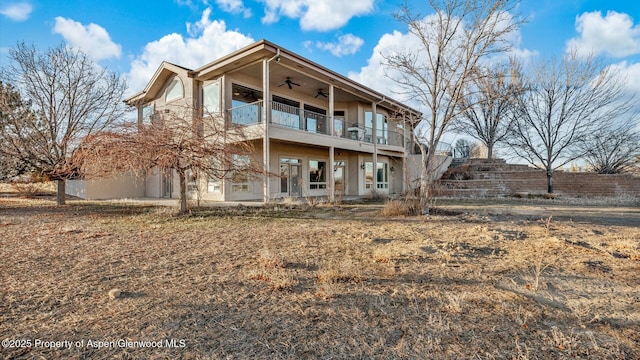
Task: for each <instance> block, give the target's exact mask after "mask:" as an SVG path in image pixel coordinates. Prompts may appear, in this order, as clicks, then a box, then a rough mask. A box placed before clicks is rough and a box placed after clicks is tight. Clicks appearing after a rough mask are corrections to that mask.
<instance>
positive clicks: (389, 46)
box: [348, 15, 537, 113]
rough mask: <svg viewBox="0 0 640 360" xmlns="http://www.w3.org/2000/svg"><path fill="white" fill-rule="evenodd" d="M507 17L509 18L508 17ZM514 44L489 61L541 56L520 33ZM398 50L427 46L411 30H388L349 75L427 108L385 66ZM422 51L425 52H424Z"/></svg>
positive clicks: (430, 18)
mask: <svg viewBox="0 0 640 360" xmlns="http://www.w3.org/2000/svg"><path fill="white" fill-rule="evenodd" d="M435 16H436V15H429V16H426V17H425V18H424V19H423V23H424V24H425V26H428V24H429V23H430V22H432V23H433V21H434V20H435ZM505 19H506V18H505ZM507 40H508V41H509V43H511V44H512V46H513V48H512V49H511V51H509V52H506V53H504V54H494V55H493V56H492V57H491V58H490V59H486V61H489V62H493V63H495V62H504V61H508V59H509V57H516V58H519V59H520V60H522V61H525V62H526V60H527V59H529V58H531V57H534V56H536V55H537V53H536V52H534V51H530V50H527V49H522V48H520V47H519V46H520V41H521V40H520V34H519V33H515V34H510V36H509V38H508V39H507ZM394 53H412V54H415V55H416V56H417V57H418V58H420V56H423V57H424V56H426V55H424V54H423V53H424V45H423V44H422V42H421V41H420V40H419V39H418V38H417V37H416V36H415V35H413V34H411V33H408V32H407V33H402V32H400V31H397V30H396V31H394V32H393V33H390V34H389V33H387V34H384V35H382V37H381V38H380V39H379V40H378V44H377V45H376V46H375V47H374V49H373V53H372V54H371V57H370V58H369V59H368V60H367V65H366V66H364V67H362V68H361V69H360V71H357V72H355V71H354V72H350V73H349V74H348V76H349V78H351V79H353V80H355V81H357V82H359V83H361V84H364V85H367V86H369V87H370V88H372V89H375V90H377V91H379V92H381V93H383V94H387V95H389V96H391V97H393V98H395V99H397V100H399V101H405V102H407V104H408V105H410V106H413V107H415V108H416V109H419V110H423V111H425V113H426V110H425V109H424V108H422V107H421V106H420V104H417V103H415V102H413V101H412V100H411V99H407V96H406V95H404V94H403V91H402V88H401V87H400V86H399V85H398V84H397V83H396V82H395V81H393V80H392V79H390V78H396V79H398V78H400V74H399V73H397V72H395V71H394V70H393V69H386V68H385V65H384V64H385V62H386V61H385V56H390V55H392V54H394ZM420 54H422V55H420Z"/></svg>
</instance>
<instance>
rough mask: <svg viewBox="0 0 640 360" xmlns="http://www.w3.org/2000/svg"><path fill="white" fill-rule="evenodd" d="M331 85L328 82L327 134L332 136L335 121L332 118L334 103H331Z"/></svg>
mask: <svg viewBox="0 0 640 360" xmlns="http://www.w3.org/2000/svg"><path fill="white" fill-rule="evenodd" d="M333 102H334V100H333V85H331V84H329V116H328V119H329V127H328V129H329V135H331V136H333V134H334V133H335V128H334V126H335V123H334V120H333V116H334V115H333V113H334V112H335V104H334V103H333Z"/></svg>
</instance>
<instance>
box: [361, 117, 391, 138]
mask: <svg viewBox="0 0 640 360" xmlns="http://www.w3.org/2000/svg"><path fill="white" fill-rule="evenodd" d="M364 126H365V141H366V142H373V138H372V135H373V117H372V115H371V111H365V113H364ZM388 139H389V129H388V124H387V116H386V115H384V114H381V113H377V114H376V139H375V140H376V141H377V142H378V144H387V143H388Z"/></svg>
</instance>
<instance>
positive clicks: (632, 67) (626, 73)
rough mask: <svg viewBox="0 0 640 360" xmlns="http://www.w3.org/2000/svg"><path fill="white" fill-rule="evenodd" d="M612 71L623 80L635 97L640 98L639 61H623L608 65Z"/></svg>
mask: <svg viewBox="0 0 640 360" xmlns="http://www.w3.org/2000/svg"><path fill="white" fill-rule="evenodd" d="M610 66H611V68H612V69H613V71H614V72H616V73H617V74H618V77H619V78H620V79H621V81H623V82H624V84H625V87H626V89H627V91H628V92H629V93H630V94H634V95H635V97H636V99H639V98H640V63H629V62H627V61H623V62H620V63H617V64H612V65H610Z"/></svg>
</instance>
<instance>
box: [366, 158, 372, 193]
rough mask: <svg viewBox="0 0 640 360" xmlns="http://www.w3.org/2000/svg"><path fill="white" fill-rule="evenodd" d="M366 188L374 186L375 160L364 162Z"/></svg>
mask: <svg viewBox="0 0 640 360" xmlns="http://www.w3.org/2000/svg"><path fill="white" fill-rule="evenodd" d="M364 188H365V189H372V188H373V162H371V161H367V162H365V163H364Z"/></svg>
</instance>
